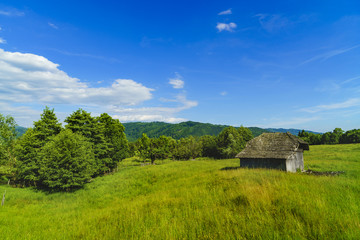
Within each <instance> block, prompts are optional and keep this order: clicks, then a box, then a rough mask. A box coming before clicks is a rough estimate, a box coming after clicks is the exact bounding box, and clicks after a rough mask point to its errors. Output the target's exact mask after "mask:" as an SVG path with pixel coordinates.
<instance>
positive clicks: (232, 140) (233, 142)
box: [217, 127, 249, 158]
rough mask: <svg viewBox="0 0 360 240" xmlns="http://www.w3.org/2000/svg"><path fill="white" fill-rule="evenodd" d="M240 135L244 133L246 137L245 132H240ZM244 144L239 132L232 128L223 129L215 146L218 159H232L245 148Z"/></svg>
mask: <svg viewBox="0 0 360 240" xmlns="http://www.w3.org/2000/svg"><path fill="white" fill-rule="evenodd" d="M241 133H242V134H244V133H245V135H244V136H245V137H249V136H247V131H245V130H243V129H242V130H241ZM245 145H246V142H245V140H244V138H243V136H242V135H240V132H239V131H238V130H237V129H236V128H234V127H227V128H225V129H224V130H223V131H222V132H221V133H220V134H219V136H218V138H217V146H218V149H219V150H218V151H219V155H220V158H234V157H235V156H236V154H238V153H239V152H240V151H241V150H242V149H244V148H245Z"/></svg>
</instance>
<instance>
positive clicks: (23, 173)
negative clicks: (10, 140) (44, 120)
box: [15, 128, 42, 186]
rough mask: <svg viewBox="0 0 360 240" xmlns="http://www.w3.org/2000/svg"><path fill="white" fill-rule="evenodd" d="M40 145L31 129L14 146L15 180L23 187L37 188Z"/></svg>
mask: <svg viewBox="0 0 360 240" xmlns="http://www.w3.org/2000/svg"><path fill="white" fill-rule="evenodd" d="M41 147H42V146H41V143H40V141H39V140H38V139H37V135H36V133H35V131H34V129H32V128H28V130H27V131H26V132H25V134H24V135H22V136H21V138H20V139H19V141H18V142H17V144H16V146H15V153H16V159H17V162H16V180H17V181H20V182H21V183H22V184H23V185H24V186H37V185H38V180H39V168H40V166H39V153H40V149H41Z"/></svg>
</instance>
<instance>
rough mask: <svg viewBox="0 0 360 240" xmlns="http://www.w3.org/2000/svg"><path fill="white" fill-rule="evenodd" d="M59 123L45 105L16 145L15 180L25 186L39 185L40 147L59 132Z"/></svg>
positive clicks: (52, 111)
mask: <svg viewBox="0 0 360 240" xmlns="http://www.w3.org/2000/svg"><path fill="white" fill-rule="evenodd" d="M61 129H62V128H61V124H60V123H59V122H58V119H57V117H56V115H55V113H54V109H52V110H50V109H49V108H48V107H46V108H45V109H44V111H43V113H42V114H41V118H40V120H39V121H37V122H34V128H29V129H28V130H27V131H26V132H25V134H24V135H23V136H21V138H20V139H19V141H18V144H17V146H16V157H17V177H16V180H17V181H19V182H20V183H22V184H23V185H25V186H38V185H39V183H40V182H39V181H40V178H39V169H40V163H39V160H40V156H39V154H40V152H41V150H42V147H44V146H45V144H46V143H47V142H48V141H49V140H50V139H51V138H52V137H54V136H56V135H57V134H59V133H60V131H61Z"/></svg>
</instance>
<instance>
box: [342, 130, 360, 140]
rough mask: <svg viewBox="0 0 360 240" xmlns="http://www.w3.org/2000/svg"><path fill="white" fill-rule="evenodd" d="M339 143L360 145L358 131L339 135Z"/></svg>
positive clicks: (359, 131)
mask: <svg viewBox="0 0 360 240" xmlns="http://www.w3.org/2000/svg"><path fill="white" fill-rule="evenodd" d="M340 143H360V129H353V130H350V131H346V132H345V133H344V134H342V135H341V137H340Z"/></svg>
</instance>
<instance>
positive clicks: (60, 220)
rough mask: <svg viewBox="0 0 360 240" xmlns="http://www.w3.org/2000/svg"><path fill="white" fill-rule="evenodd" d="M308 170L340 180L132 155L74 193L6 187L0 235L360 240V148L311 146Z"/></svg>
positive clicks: (235, 164) (226, 162)
mask: <svg viewBox="0 0 360 240" xmlns="http://www.w3.org/2000/svg"><path fill="white" fill-rule="evenodd" d="M304 158H305V168H310V169H313V170H317V171H345V174H343V175H340V176H335V177H327V176H311V175H305V174H300V173H286V172H281V171H276V170H265V169H241V168H238V166H239V160H238V159H229V160H218V161H215V160H198V161H184V162H182V161H175V162H173V161H164V162H160V164H159V165H155V166H154V165H147V166H141V165H140V164H141V163H140V162H137V161H136V159H127V160H125V161H124V162H123V163H121V164H120V166H119V171H118V172H117V173H115V174H113V175H108V176H104V177H101V178H97V179H94V180H93V182H91V183H89V184H87V185H86V186H85V188H84V189H81V190H79V191H76V192H74V193H55V194H47V193H44V192H39V191H36V190H34V189H29V188H28V189H25V188H24V189H19V188H18V189H16V188H11V187H9V186H6V185H2V186H0V194H1V193H3V192H4V191H5V190H6V200H5V205H4V206H3V207H0V238H1V239H359V238H360V179H359V175H360V144H353V145H336V146H312V147H311V150H310V151H309V152H306V153H305V156H304Z"/></svg>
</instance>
